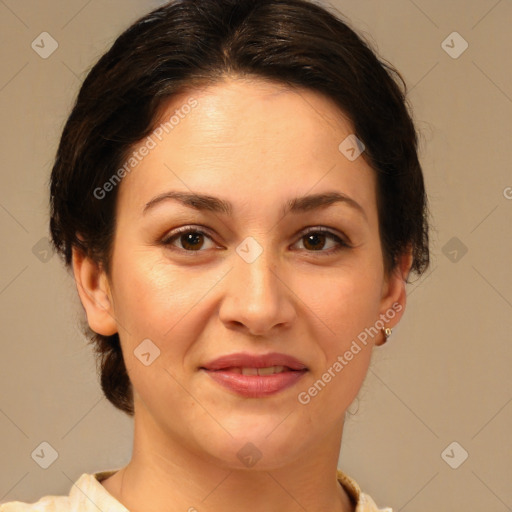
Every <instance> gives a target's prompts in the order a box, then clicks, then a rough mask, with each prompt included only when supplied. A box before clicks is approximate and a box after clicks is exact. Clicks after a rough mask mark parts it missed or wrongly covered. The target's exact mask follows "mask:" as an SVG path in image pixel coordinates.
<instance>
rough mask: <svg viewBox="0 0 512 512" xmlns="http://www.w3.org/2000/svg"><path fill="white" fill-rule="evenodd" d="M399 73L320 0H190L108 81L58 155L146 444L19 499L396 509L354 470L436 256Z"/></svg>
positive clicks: (99, 504)
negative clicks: (370, 395)
mask: <svg viewBox="0 0 512 512" xmlns="http://www.w3.org/2000/svg"><path fill="white" fill-rule="evenodd" d="M395 78H400V77H399V75H398V73H397V72H396V71H394V70H393V69H392V68H391V66H389V65H387V64H383V63H382V62H380V61H379V60H378V58H377V57H376V56H375V54H374V53H373V52H372V51H371V50H370V49H369V48H368V47H367V45H366V44H365V43H364V42H363V41H362V40H361V39H360V38H359V37H358V36H357V35H356V34H355V33H354V32H353V31H352V30H351V29H350V28H349V27H348V26H347V25H346V24H345V23H344V22H342V21H341V20H340V19H339V18H337V17H335V16H334V15H333V14H331V13H329V12H328V11H327V10H325V9H324V8H321V7H320V6H318V5H315V4H313V3H310V2H308V1H305V0H215V1H213V0H211V1H210V0H208V1H205V0H179V1H174V2H171V3H169V4H168V5H166V6H164V7H161V8H159V9H157V10H155V11H154V12H152V13H150V14H149V15H147V16H146V17H144V18H142V19H141V20H139V21H137V22H136V23H135V24H134V25H133V26H131V27H130V28H128V29H127V30H126V31H125V32H124V33H123V34H122V35H121V36H120V37H119V38H118V39H117V40H116V42H115V43H114V45H113V46H112V48H111V49H110V50H109V51H108V52H107V53H106V54H105V55H104V56H103V57H102V58H101V59H100V60H99V61H98V63H97V64H96V65H95V66H94V67H93V68H92V70H91V71H90V73H89V74H88V76H87V78H86V79H85V81H84V83H83V85H82V88H81V90H80V93H79V95H78V98H77V101H76V104H75V106H74V108H73V111H72V112H71V115H70V117H69V119H68V121H67V124H66V126H65V128H64V131H63V134H62V138H61V142H60V145H59V149H58V152H57V156H56V160H55V164H54V167H53V171H52V177H51V221H50V223H51V225H50V227H51V234H52V239H53V243H54V245H55V248H56V249H57V250H58V251H59V252H60V254H61V255H62V256H63V258H64V260H65V263H66V264H67V265H69V266H71V267H72V269H73V272H74V277H75V281H76V285H77V290H78V293H79V295H80V299H81V302H82V305H83V307H84V310H85V313H86V315H87V322H88V326H89V327H88V328H89V329H90V331H89V332H90V335H91V340H92V342H93V343H94V346H95V349H96V352H97V355H98V362H99V366H100V370H101V385H102V389H103V392H104V393H105V396H106V397H107V399H108V400H109V401H110V402H111V403H112V404H113V405H114V406H115V407H117V408H119V409H120V410H122V411H124V412H126V413H127V414H129V415H131V416H133V417H134V445H133V455H132V459H131V461H130V462H129V464H127V465H126V466H125V467H123V468H119V469H113V470H112V469H111V470H107V471H100V472H98V473H94V474H87V473H84V474H83V475H82V476H81V477H80V478H79V480H78V481H77V482H76V483H75V485H74V486H73V487H72V489H71V491H70V495H69V496H47V497H44V498H42V499H41V500H40V501H39V502H38V503H37V504H26V503H25V504H23V503H20V502H11V503H7V504H4V505H2V506H1V507H0V509H1V510H2V512H10V511H12V510H47V511H50V510H51V511H54V510H55V511H60V510H70V509H72V510H77V511H84V512H85V511H92V510H98V509H100V510H105V511H106V510H108V511H110V512H117V511H126V510H130V511H131V512H142V511H146V510H151V511H155V512H160V511H162V512H163V511H166V512H167V511H175V510H176V511H189V512H191V511H196V510H197V511H211V512H217V511H219V510H222V511H231V510H233V511H234V510H244V511H249V512H252V511H271V510H279V511H299V510H307V511H308V512H320V511H326V510H329V511H333V512H334V511H336V512H348V511H356V512H362V511H377V510H390V509H389V508H388V509H378V508H377V506H376V504H375V502H374V500H372V498H371V497H370V496H369V495H368V494H366V493H363V492H362V491H361V489H360V488H359V486H358V485H357V483H356V482H355V481H354V480H353V479H351V478H350V477H349V476H348V475H346V474H345V473H343V472H342V471H341V470H339V469H337V461H338V454H339V451H340V445H341V439H342V431H343V423H344V415H345V412H346V410H347V408H348V407H349V405H350V404H351V402H352V401H353V400H354V398H355V397H356V395H357V393H358V391H359V389H360V387H361V385H362V383H363V381H364V378H365V376H366V372H367V370H368V366H369V363H370V359H371V354H372V351H373V348H374V346H376V345H377V346H379V345H382V344H383V343H384V342H385V341H386V339H387V337H388V336H389V334H390V332H391V329H392V328H393V327H394V326H395V325H396V324H397V323H398V322H399V320H400V318H401V316H402V314H403V313H404V307H405V302H406V290H405V286H406V283H407V281H408V277H409V275H410V273H411V272H415V273H417V274H421V273H422V272H424V270H425V269H426V267H427V266H428V260H429V252H428V224H427V205H426V197H425V191H424V184H423V177H422V171H421V167H420V164H419V162H418V157H417V151H416V147H417V142H416V132H415V128H414V125H413V123H412V121H411V118H410V115H409V113H408V111H407V108H406V105H405V100H404V98H405V93H404V92H403V91H402V89H401V88H400V87H399V86H398V85H397V82H396V81H395Z"/></svg>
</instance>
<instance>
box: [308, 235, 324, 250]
mask: <svg viewBox="0 0 512 512" xmlns="http://www.w3.org/2000/svg"><path fill="white" fill-rule="evenodd" d="M318 238H321V239H322V240H320V243H322V242H323V241H324V240H323V239H325V235H323V234H321V233H314V234H311V235H307V236H306V240H307V244H309V242H310V240H316V241H317V243H318ZM313 245H316V244H315V243H313ZM320 249H321V247H320Z"/></svg>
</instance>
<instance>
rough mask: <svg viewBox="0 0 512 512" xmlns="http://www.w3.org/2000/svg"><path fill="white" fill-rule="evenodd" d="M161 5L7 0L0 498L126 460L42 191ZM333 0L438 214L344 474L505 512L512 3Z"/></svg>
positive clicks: (363, 401)
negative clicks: (412, 129)
mask: <svg viewBox="0 0 512 512" xmlns="http://www.w3.org/2000/svg"><path fill="white" fill-rule="evenodd" d="M162 3H163V2H158V1H142V0H141V1H135V0H108V1H103V2H100V1H99V0H90V1H87V0H69V1H68V0H67V1H57V0H48V1H45V2H40V1H35V0H0V34H1V35H0V37H1V43H2V44H1V45H0V56H1V63H2V64H1V68H0V109H1V112H2V122H1V124H0V140H1V144H2V152H1V157H2V165H1V167H0V169H1V170H0V182H1V186H0V230H1V240H2V245H1V247H2V251H1V253H0V258H1V260H0V261H1V275H0V321H1V326H2V338H3V339H2V357H1V359H0V360H1V372H0V388H1V390H2V393H1V401H0V446H1V452H0V461H1V462H0V464H1V467H0V471H1V472H0V502H5V501H11V500H15V499H17V500H22V501H35V500H36V499H38V498H40V497H41V496H43V495H46V494H67V493H68V491H69V489H70V487H71V484H72V482H74V481H75V480H76V478H77V477H78V476H79V475H80V474H81V473H83V472H94V471H99V470H103V469H110V468H112V469H113V468H118V467H121V466H122V465H124V464H126V463H127V462H128V460H129V458H130V455H131V440H132V420H131V419H129V418H128V417H125V415H123V414H122V413H121V412H118V411H117V410H116V409H114V407H112V406H111V405H110V404H109V403H108V402H107V401H106V399H104V398H103V397H102V394H101V390H100V387H99V384H98V381H97V378H96V375H95V367H94V361H93V356H92V351H91V349H90V347H88V346H87V345H86V343H85V339H84V337H83V336H82V334H80V331H79V327H78V320H79V319H80V318H81V309H80V307H79V303H78V299H77V297H76V294H75V289H74V285H73V283H72V280H71V277H70V276H69V275H68V274H67V273H66V272H65V270H64V269H63V266H62V265H61V263H60V261H59V259H58V258H57V257H56V256H53V257H51V254H48V255H47V258H50V259H49V260H48V261H46V262H45V260H46V259H47V258H45V237H47V236H48V231H47V220H48V214H47V189H46V187H47V180H48V176H49V172H50V169H51V165H52V158H53V156H54V154H55V150H56V146H57V142H58V137H59V135H60V131H61V129H62V127H63V123H64V121H65V119H66V117H67V115H68V113H69V109H70V107H71V105H72V101H73V99H74V97H75V94H76V92H77V90H78V87H79V85H80V82H81V80H83V78H84V77H85V73H86V72H87V69H88V68H89V67H90V66H91V65H92V64H93V62H95V60H96V59H97V58H98V57H99V56H100V55H101V54H102V52H103V51H105V50H106V49H107V47H108V46H109V45H110V44H111V43H112V42H113V40H114V38H115V37H116V36H117V35H118V34H119V33H120V31H121V30H123V29H124V28H126V27H127V26H128V25H129V24H130V23H131V22H132V21H134V20H135V19H136V18H137V17H139V16H140V15H142V14H143V13H145V12H148V11H149V10H151V9H152V8H154V7H156V6H158V5H160V4H162ZM332 5H333V6H334V7H335V8H337V9H339V10H340V11H341V12H343V13H344V14H345V15H346V16H347V17H348V18H349V19H350V20H351V21H352V24H353V26H355V27H356V28H357V29H358V30H359V31H360V32H362V33H363V34H366V35H367V36H368V37H369V38H370V39H371V41H372V42H373V44H374V46H375V48H376V49H377V50H378V51H379V52H380V54H381V55H382V56H383V57H385V58H387V59H388V60H389V61H391V62H392V63H393V64H394V65H395V66H396V67H397V68H398V69H399V70H400V71H401V72H402V73H403V75H404V77H405V78H406V80H407V82H408V84H409V87H410V89H411V90H410V93H409V98H410V101H411V103H412V105H413V109H414V116H415V119H416V121H417V123H418V127H419V130H420V132H421V137H422V143H421V145H422V152H421V158H422V162H423V166H424V172H425V177H426V182H427V187H428V191H429V195H430V202H431V209H432V215H433V222H434V227H433V230H432V266H431V268H430V270H429V271H428V272H427V274H426V275H425V276H424V277H423V278H422V279H420V280H418V281H417V282H416V283H414V284H411V285H410V287H409V299H408V306H407V312H406V315H405V317H404V319H403V321H402V322H401V324H400V325H399V327H398V328H397V329H396V330H395V332H394V334H393V336H392V338H391V339H390V341H389V342H388V344H387V345H385V346H384V347H382V348H378V349H376V351H375V353H374V357H373V361H372V366H371V369H370V371H369V374H368V377H367V380H366V382H365V384H364V386H363V389H362V390H361V392H360V394H359V397H358V399H356V401H355V403H354V404H353V405H352V406H351V409H350V413H348V414H347V422H346V426H345V433H344V439H343V444H342V451H341V458H340V467H341V468H342V469H343V470H345V471H346V472H347V473H348V474H349V475H351V476H352V477H354V478H355V479H356V480H357V481H358V482H359V484H360V485H361V486H362V488H363V490H365V491H366V492H368V493H369V494H370V495H372V496H373V497H374V499H375V500H376V502H377V504H378V505H380V506H385V505H389V506H393V507H394V510H395V512H397V511H403V512H409V511H415V512H423V511H429V512H430V511H432V510H436V511H438V512H442V511H462V510H464V511H468V512H470V511H486V512H492V511H495V512H503V511H507V510H509V511H510V510H512V485H511V483H512V448H511V436H510V432H511V431H512V429H511V426H512V378H511V367H512V348H511V347H512V336H511V334H510V333H511V330H512V258H511V253H512V228H511V226H512V188H511V187H512V169H511V161H512V159H511V141H510V135H511V119H512V85H511V83H512V80H511V79H512V76H511V66H510V62H511V60H510V55H511V54H512V41H511V37H510V24H511V22H512V3H511V2H510V0H501V1H496V0H478V1H476V0H472V1H465V0H456V1H450V2H446V1H444V0H415V1H412V0H390V1H386V2H384V1H383V0H364V1H362V0H343V1H342V0H338V1H334V2H333V4H332ZM43 31H46V32H49V33H50V34H51V36H52V37H53V38H55V39H56V40H57V42H58V44H59V47H58V49H57V50H56V51H55V52H54V53H53V54H52V55H51V56H50V57H49V58H47V59H43V58H41V57H40V56H39V55H38V54H37V53H36V52H35V51H34V50H33V49H32V48H31V43H32V41H33V40H34V39H35V38H36V37H37V36H38V35H39V34H40V33H41V32H43ZM453 31H457V32H458V33H459V34H460V35H461V36H462V37H463V38H464V40H466V41H467V43H468V44H469V47H468V48H467V50H466V51H465V52H464V53H462V55H460V56H459V57H458V58H456V59H455V58H452V57H451V56H450V55H449V54H448V53H447V52H446V51H445V50H444V49H443V47H442V42H443V41H444V40H445V39H446V38H447V36H449V34H451V33H452V32H453ZM448 44H449V45H451V46H454V48H452V49H451V50H450V51H452V52H453V51H456V50H457V49H459V48H461V46H460V41H457V40H454V42H453V44H452V43H451V40H450V39H448ZM507 196H508V198H507ZM453 237H456V240H455V241H454V240H452V238H453ZM41 240H42V241H41ZM447 244H448V245H447ZM453 244H455V245H453ZM462 244H463V245H462ZM462 246H465V247H466V248H467V252H466V253H465V254H463V252H462V251H461V247H462ZM34 247H35V248H34ZM44 441H46V442H48V443H49V444H50V445H51V446H52V447H53V448H54V449H55V450H56V451H57V452H58V458H57V460H56V461H55V462H54V463H53V464H52V465H51V466H50V467H49V468H48V469H42V468H41V467H39V465H38V464H36V462H35V461H34V460H33V459H32V457H31V454H32V453H33V451H34V450H35V449H36V448H37V447H38V446H39V445H40V443H42V442H44ZM453 441H456V442H457V443H459V445H460V446H461V447H462V448H460V447H456V448H455V449H454V450H453V451H451V450H450V449H449V450H448V452H444V450H445V448H447V447H448V446H449V445H450V444H451V443H452V442H453ZM462 449H464V450H465V451H467V452H468V454H469V456H468V458H467V460H466V461H465V462H464V463H463V464H462V465H460V466H459V467H458V468H457V469H452V468H451V467H450V466H449V465H448V464H447V463H446V462H445V460H444V459H443V457H442V453H445V455H444V458H445V459H446V460H449V461H450V462H452V464H455V463H457V462H460V458H461V454H462V453H463V452H462ZM446 453H447V454H448V456H447V455H446Z"/></svg>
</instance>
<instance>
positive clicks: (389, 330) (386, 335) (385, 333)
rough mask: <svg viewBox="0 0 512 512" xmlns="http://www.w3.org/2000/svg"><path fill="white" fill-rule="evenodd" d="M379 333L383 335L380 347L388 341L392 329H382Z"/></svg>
mask: <svg viewBox="0 0 512 512" xmlns="http://www.w3.org/2000/svg"><path fill="white" fill-rule="evenodd" d="M381 331H382V333H383V334H384V341H383V342H382V345H384V343H386V341H388V338H389V337H390V336H391V333H392V332H393V329H391V328H390V327H383V328H382V329H381Z"/></svg>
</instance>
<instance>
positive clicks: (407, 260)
mask: <svg viewBox="0 0 512 512" xmlns="http://www.w3.org/2000/svg"><path fill="white" fill-rule="evenodd" d="M412 261H413V257H412V250H408V251H406V252H404V253H402V254H401V255H400V257H399V259H398V263H397V265H396V266H395V268H394V269H393V270H392V271H391V272H390V274H389V275H386V276H385V279H384V283H383V286H382V298H381V306H380V311H379V313H380V318H381V319H383V321H384V323H385V327H390V328H393V327H394V326H395V325H396V324H398V322H399V321H400V318H402V315H403V314H404V311H405V304H406V290H405V285H406V282H407V278H408V276H409V272H410V271H411V266H412ZM383 343H384V341H382V342H379V343H375V344H376V345H377V346H379V345H382V344H383Z"/></svg>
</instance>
